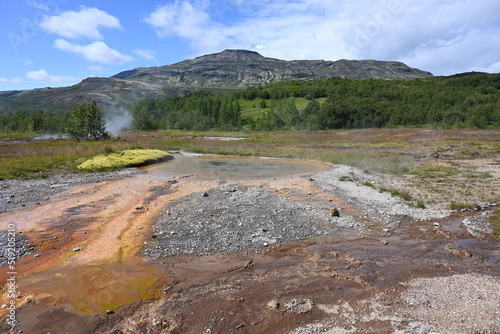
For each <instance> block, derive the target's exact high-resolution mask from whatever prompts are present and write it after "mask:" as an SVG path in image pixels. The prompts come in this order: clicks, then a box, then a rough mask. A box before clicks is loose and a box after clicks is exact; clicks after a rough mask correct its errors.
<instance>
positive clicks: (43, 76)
mask: <svg viewBox="0 0 500 334" xmlns="http://www.w3.org/2000/svg"><path fill="white" fill-rule="evenodd" d="M26 78H28V79H29V80H31V81H35V82H53V83H63V82H74V81H77V79H76V78H75V77H71V76H63V75H51V74H49V73H48V72H47V70H45V69H44V68H42V69H40V70H38V71H31V72H28V73H26Z"/></svg>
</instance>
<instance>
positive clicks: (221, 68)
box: [0, 50, 432, 113]
mask: <svg viewBox="0 0 500 334" xmlns="http://www.w3.org/2000/svg"><path fill="white" fill-rule="evenodd" d="M431 76H432V74H431V73H429V72H425V71H421V70H418V69H415V68H411V67H408V66H407V65H405V64H403V63H401V62H394V61H376V60H345V59H342V60H338V61H325V60H292V61H286V60H280V59H274V58H267V57H264V56H262V55H260V54H259V53H257V52H253V51H247V50H225V51H222V52H220V53H215V54H210V55H205V56H201V57H198V58H195V59H191V60H185V61H182V62H179V63H176V64H173V65H167V66H159V67H142V68H136V69H133V70H130V71H124V72H121V73H118V74H116V75H114V76H112V77H110V78H95V77H92V78H87V79H85V80H83V81H82V82H80V83H79V84H76V85H73V86H70V87H61V88H50V87H47V88H40V89H33V90H25V91H7V92H0V113H3V112H7V111H14V110H19V109H26V110H44V109H45V110H48V109H51V110H63V109H68V108H71V107H72V106H73V105H74V104H75V103H80V102H87V101H90V100H92V99H95V100H96V101H97V102H98V103H99V104H100V105H101V106H103V107H104V109H106V108H110V107H113V106H122V107H126V106H127V105H130V104H131V103H133V102H134V101H137V100H138V99H141V98H144V97H148V96H149V97H156V96H164V95H166V94H170V95H183V94H185V93H187V92H190V91H195V90H200V89H208V90H222V91H226V90H236V89H241V88H245V87H248V86H258V85H265V84H269V83H273V82H278V81H285V80H290V79H302V78H316V77H321V78H330V77H345V78H354V79H369V78H384V79H394V78H398V79H413V78H427V77H431Z"/></svg>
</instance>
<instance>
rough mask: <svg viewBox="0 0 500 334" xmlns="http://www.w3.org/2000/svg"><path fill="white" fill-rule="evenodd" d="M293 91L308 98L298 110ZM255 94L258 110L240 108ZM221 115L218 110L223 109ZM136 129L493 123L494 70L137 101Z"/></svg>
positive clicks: (497, 114) (499, 87)
mask: <svg viewBox="0 0 500 334" xmlns="http://www.w3.org/2000/svg"><path fill="white" fill-rule="evenodd" d="M297 98H304V99H306V100H308V101H309V102H308V103H307V105H306V106H305V107H304V108H302V109H298V108H297V106H296V105H297V104H296V99H297ZM243 100H251V101H259V102H258V103H256V104H257V105H258V106H259V107H260V110H259V112H258V113H257V114H255V113H251V114H250V113H246V112H245V110H242V109H241V108H240V107H239V104H240V102H242V101H243ZM223 115H224V116H223ZM134 126H135V128H136V129H141V130H153V129H185V130H210V129H221V130H239V129H242V128H243V129H248V130H287V129H289V130H292V129H296V130H309V131H311V130H328V129H352V128H374V127H375V128H377V127H396V126H434V127H439V128H458V127H467V128H481V129H484V128H499V127H500V74H496V75H488V74H481V75H469V76H463V77H435V78H428V79H412V80H402V79H401V80H398V79H394V80H387V79H368V80H367V79H344V78H331V79H315V80H294V81H287V82H279V83H275V84H271V85H267V86H259V87H249V88H247V89H245V90H240V91H236V92H232V93H209V92H198V93H194V94H188V95H186V96H184V97H166V98H163V99H146V100H142V101H140V102H139V103H138V104H137V105H136V107H135V109H134Z"/></svg>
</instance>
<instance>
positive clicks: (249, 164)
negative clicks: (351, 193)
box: [148, 157, 330, 180]
mask: <svg viewBox="0 0 500 334" xmlns="http://www.w3.org/2000/svg"><path fill="white" fill-rule="evenodd" d="M329 168H330V166H328V165H326V164H323V163H319V162H312V161H302V160H292V159H271V158H255V157H252V158H249V157H244V158H243V157H189V158H186V157H182V158H175V159H174V160H171V161H168V162H165V163H162V164H159V165H154V166H152V167H151V168H148V170H149V171H150V172H151V173H152V174H153V175H155V176H160V177H174V176H184V175H192V177H190V179H195V180H250V179H265V178H275V177H285V176H290V175H296V174H307V173H313V172H317V171H322V170H327V169H329Z"/></svg>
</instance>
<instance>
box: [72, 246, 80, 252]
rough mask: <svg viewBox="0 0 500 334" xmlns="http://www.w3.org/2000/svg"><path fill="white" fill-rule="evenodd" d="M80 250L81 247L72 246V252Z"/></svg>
mask: <svg viewBox="0 0 500 334" xmlns="http://www.w3.org/2000/svg"><path fill="white" fill-rule="evenodd" d="M81 250H82V249H81V248H80V247H75V248H73V252H79V251H81Z"/></svg>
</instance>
